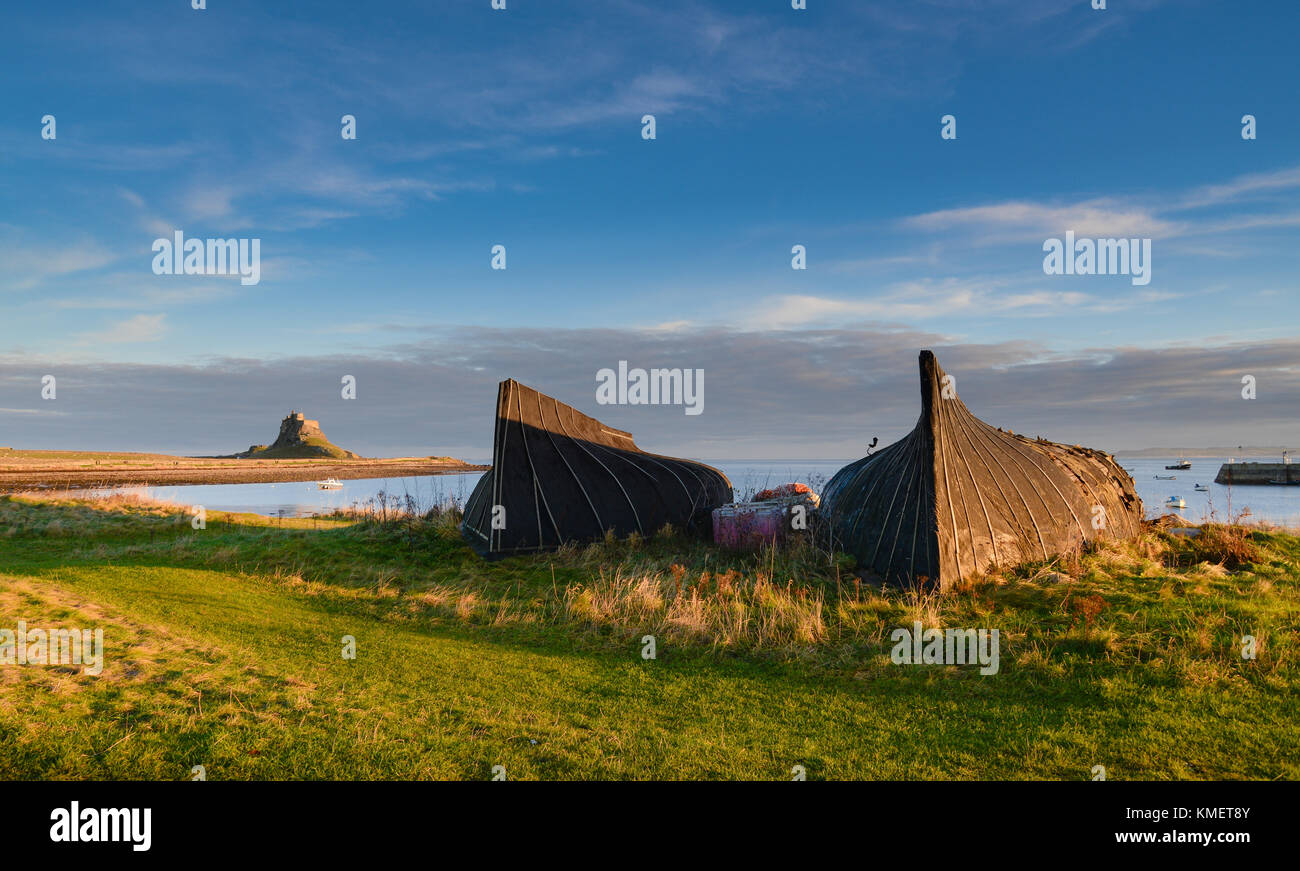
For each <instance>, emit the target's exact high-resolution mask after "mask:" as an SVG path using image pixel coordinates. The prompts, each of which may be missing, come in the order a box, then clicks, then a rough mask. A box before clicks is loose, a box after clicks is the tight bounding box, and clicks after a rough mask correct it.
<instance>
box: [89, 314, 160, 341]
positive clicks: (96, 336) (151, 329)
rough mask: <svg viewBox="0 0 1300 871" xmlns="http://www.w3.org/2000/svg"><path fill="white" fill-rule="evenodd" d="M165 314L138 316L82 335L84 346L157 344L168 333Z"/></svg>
mask: <svg viewBox="0 0 1300 871" xmlns="http://www.w3.org/2000/svg"><path fill="white" fill-rule="evenodd" d="M166 322H167V316H166V315H165V314H154V315H144V314H141V315H136V316H135V317H131V318H127V319H126V320H122V321H117V322H115V323H113V324H110V325H109V326H108V327H107V328H105V329H103V330H97V331H94V332H88V333H82V334H81V336H80V337H79V339H80V343H81V344H83V345H116V344H127V343H137V342H156V341H158V340H159V339H161V338H162V337H163V335H164V334H165V333H166V332H167V323H166Z"/></svg>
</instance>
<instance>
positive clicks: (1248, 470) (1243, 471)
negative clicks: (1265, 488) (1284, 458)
mask: <svg viewBox="0 0 1300 871" xmlns="http://www.w3.org/2000/svg"><path fill="white" fill-rule="evenodd" d="M1298 465H1300V464H1296V463H1224V464H1223V465H1222V466H1220V467H1219V474H1218V475H1216V476H1215V478H1214V483H1216V484H1271V483H1273V482H1274V481H1300V468H1297V466H1298Z"/></svg>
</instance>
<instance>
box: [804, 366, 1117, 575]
mask: <svg viewBox="0 0 1300 871" xmlns="http://www.w3.org/2000/svg"><path fill="white" fill-rule="evenodd" d="M920 370H921V402H922V409H921V417H920V420H919V421H918V422H917V425H916V427H915V428H914V429H913V430H912V432H911V433H909V434H908V435H907V436H906V437H905V438H903V439H902V440H901V441H898V442H895V443H894V444H892V445H890V446H888V447H886V448H884V449H883V450H881V451H879V452H878V453H876V454H873V455H871V456H868V457H864V458H863V459H861V460H858V461H857V462H855V463H850V464H849V465H847V466H845V467H844V468H843V469H841V470H840V471H838V472H837V473H836V474H835V475H834V476H833V477H832V478H831V480H830V481H829V482H828V483H827V485H826V488H825V492H824V493H823V494H822V510H821V517H822V519H823V520H824V521H825V524H826V527H827V528H828V530H829V532H830V535H831V538H832V541H833V542H834V544H835V545H836V546H838V547H840V548H842V549H843V550H844V551H846V552H848V553H851V554H853V555H854V556H855V557H856V558H857V560H858V565H859V567H861V568H862V569H864V570H866V571H867V572H868V573H874V574H875V575H876V576H877V578H878V579H880V580H886V581H894V582H899V583H903V584H905V585H916V586H919V587H923V588H931V589H940V590H946V589H949V588H951V587H952V586H954V585H956V584H958V583H960V582H961V580H962V579H963V578H967V577H970V576H973V575H977V574H981V573H984V572H987V571H989V570H991V569H994V568H997V567H999V566H1007V565H1013V564H1016V563H1020V562H1024V561H1027V560H1034V559H1050V558H1051V557H1052V556H1054V555H1056V554H1060V553H1063V552H1065V551H1068V550H1071V549H1073V548H1076V547H1079V546H1080V545H1081V544H1083V543H1084V542H1089V541H1094V540H1099V539H1105V538H1125V537H1128V536H1131V535H1134V534H1135V533H1137V532H1138V530H1139V529H1140V528H1141V523H1142V502H1141V500H1140V499H1139V498H1138V496H1137V493H1136V491H1135V489H1134V486H1133V479H1132V478H1131V477H1130V476H1129V475H1128V473H1127V472H1125V471H1124V470H1123V469H1122V468H1121V467H1120V466H1119V464H1118V463H1116V462H1115V461H1114V459H1113V458H1111V457H1110V456H1109V455H1107V454H1104V453H1102V452H1101V451H1095V450H1091V449H1089V448H1082V447H1078V446H1069V445H1062V444H1057V443H1056V442H1050V441H1047V440H1045V439H1028V438H1025V437H1024V436H1019V435H1014V434H1012V433H1010V432H1003V431H1002V430H1001V429H998V428H996V427H992V426H989V425H988V424H986V423H984V422H983V421H982V420H980V419H979V418H977V417H975V415H973V414H971V412H970V410H969V409H967V408H966V406H965V405H964V404H963V403H962V401H961V400H960V399H958V398H957V395H956V391H955V389H953V382H951V380H950V379H948V377H947V375H946V373H945V372H944V371H943V369H942V368H940V366H939V364H938V362H937V361H936V360H935V357H934V354H932V353H931V352H930V351H922V352H921V355H920ZM945 388H947V389H945Z"/></svg>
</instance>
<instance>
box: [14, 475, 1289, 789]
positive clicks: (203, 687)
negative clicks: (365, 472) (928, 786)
mask: <svg viewBox="0 0 1300 871" xmlns="http://www.w3.org/2000/svg"><path fill="white" fill-rule="evenodd" d="M455 520H456V518H455V516H454V515H453V514H430V515H429V516H427V517H424V518H419V519H415V518H410V517H402V516H399V517H396V518H391V517H390V518H387V519H385V518H381V517H363V518H334V519H315V520H312V519H308V520H283V521H281V520H272V519H268V518H259V517H254V516H251V515H224V514H219V513H215V512H212V513H209V514H208V517H207V526H206V528H205V529H194V528H192V525H191V523H190V520H189V517H188V516H186V515H184V514H182V513H180V512H179V510H178V509H175V508H169V507H166V506H159V505H153V504H148V503H136V502H132V501H130V500H127V499H119V500H116V501H113V502H109V503H103V504H96V505H92V504H90V503H82V502H71V501H53V500H44V501H36V500H33V499H29V498H26V497H22V498H20V497H0V628H9V629H13V628H15V627H16V624H17V621H18V620H24V621H26V623H27V625H28V626H29V627H34V626H46V627H78V628H103V630H104V636H105V664H104V669H103V673H102V674H100V675H98V676H91V675H87V674H84V673H83V670H82V669H81V668H79V667H75V666H42V665H26V666H16V665H0V778H147V779H164V780H179V779H185V778H188V777H190V776H191V770H192V769H193V767H194V766H196V765H203V766H205V768H206V772H207V777H208V778H209V779H213V780H216V779H263V778H265V779H289V778H343V779H370V778H464V779H488V778H490V777H492V776H493V767H494V766H503V767H504V770H505V776H506V777H508V778H509V779H534V778H541V779H559V778H629V779H646V778H663V779H681V778H700V779H705V778H708V779H712V778H755V779H782V778H790V777H791V776H792V774H791V771H792V769H793V767H794V766H803V767H804V769H805V770H806V772H807V777H808V778H809V779H844V778H927V779H933V778H948V779H970V778H1010V779H1022V778H1052V779H1069V780H1086V779H1090V778H1091V777H1092V776H1093V767H1094V766H1097V765H1102V766H1104V767H1105V769H1106V776H1107V778H1108V779H1112V780H1119V779H1134V778H1144V779H1173V778H1238V777H1240V778H1266V779H1275V778H1285V779H1291V778H1295V777H1297V776H1300V762H1297V758H1296V754H1295V751H1294V748H1295V747H1297V746H1300V715H1298V714H1297V710H1296V706H1295V694H1296V690H1297V686H1298V684H1300V681H1298V678H1300V665H1298V664H1297V653H1298V652H1300V538H1297V537H1295V536H1292V535H1286V534H1281V533H1270V532H1263V531H1253V532H1249V533H1247V532H1243V531H1240V530H1234V529H1231V528H1224V527H1213V528H1206V529H1205V530H1203V532H1202V535H1201V536H1200V537H1199V538H1195V539H1190V540H1189V539H1184V538H1181V537H1176V536H1170V535H1167V534H1165V533H1163V532H1161V531H1159V530H1158V529H1154V528H1153V529H1152V530H1151V531H1149V532H1147V533H1146V534H1144V535H1143V536H1142V537H1141V538H1140V539H1139V540H1137V541H1135V542H1132V543H1127V544H1124V545H1122V546H1120V545H1116V546H1111V547H1109V548H1107V549H1104V550H1100V551H1096V552H1091V553H1086V554H1082V555H1077V556H1074V557H1071V558H1067V559H1064V560H1061V561H1058V562H1055V563H1052V564H1048V565H1031V566H1025V567H1022V568H1020V569H1019V570H1016V571H1014V572H1009V573H1007V574H1005V575H1001V576H997V577H991V578H988V579H985V580H983V581H981V582H979V583H976V584H971V585H969V586H968V587H967V588H966V589H964V590H961V591H959V592H958V593H956V594H955V595H952V596H949V597H946V598H943V599H938V598H930V597H925V596H918V595H914V594H911V593H908V592H906V591H900V590H892V589H886V590H884V591H881V590H879V589H877V588H873V587H870V586H868V585H865V584H862V583H860V582H858V581H857V579H856V576H855V573H854V568H853V564H852V560H851V559H850V558H847V557H844V556H842V555H841V556H839V557H831V556H829V555H827V554H825V553H822V552H819V551H817V550H815V549H814V548H812V547H810V546H807V545H806V544H802V543H800V544H795V545H791V546H788V547H785V548H782V549H780V550H777V551H772V550H764V551H762V552H759V553H756V554H748V555H742V554H730V553H725V552H720V551H716V550H714V549H712V548H709V547H706V546H704V545H702V544H700V543H698V542H694V541H691V540H688V539H685V538H683V537H681V536H678V535H675V534H673V533H672V532H671V530H665V531H664V532H663V533H661V534H660V535H657V536H655V537H653V538H651V539H648V540H631V541H607V542H604V543H600V544H596V545H592V546H589V547H584V548H566V549H564V550H562V551H560V552H559V553H555V554H545V555H539V556H533V557H520V558H512V559H509V560H504V561H501V562H497V563H491V564H489V563H485V562H483V561H481V560H480V559H479V558H478V557H477V556H475V555H474V554H473V552H472V551H470V550H469V549H468V547H467V546H466V545H465V544H464V543H463V542H462V541H461V539H460V537H459V535H458V533H457V530H456V528H455ZM913 620H920V621H922V623H924V624H925V625H926V626H931V627H937V626H944V627H971V628H976V627H988V628H997V629H999V631H1000V638H1001V669H1000V671H999V672H998V673H997V674H992V675H988V676H982V675H980V674H979V672H978V670H977V669H976V668H975V667H970V666H967V667H963V666H899V665H894V664H892V663H891V661H890V656H889V654H890V649H891V647H892V644H891V642H890V640H889V633H890V632H891V631H892V630H893V629H894V628H897V627H900V626H910V625H911V624H912V621H913ZM645 635H653V636H655V640H656V646H657V658H655V659H653V660H650V659H644V658H643V657H642V655H641V654H642V643H641V639H642V638H643V636H645ZM1243 635H1252V636H1254V637H1255V638H1256V639H1257V651H1256V653H1257V655H1256V658H1254V659H1243V657H1242V655H1241V637H1242V636H1243ZM344 636H352V637H353V638H354V639H355V642H356V658H355V659H345V658H344V657H343V655H342V654H343V647H344V645H343V641H342V639H343V637H344Z"/></svg>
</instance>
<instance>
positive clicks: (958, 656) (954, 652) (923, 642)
mask: <svg viewBox="0 0 1300 871" xmlns="http://www.w3.org/2000/svg"><path fill="white" fill-rule="evenodd" d="M889 640H890V641H893V642H895V644H894V649H893V650H892V651H891V652H890V654H889V658H890V660H891V661H892V662H893V663H894V665H979V666H980V674H985V675H988V674H997V673H998V661H999V652H1000V642H999V635H998V630H996V629H922V628H921V621H919V620H917V621H915V622H914V623H913V624H912V628H911V629H910V630H909V629H895V630H894V631H893V632H891V633H890V634H889Z"/></svg>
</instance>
